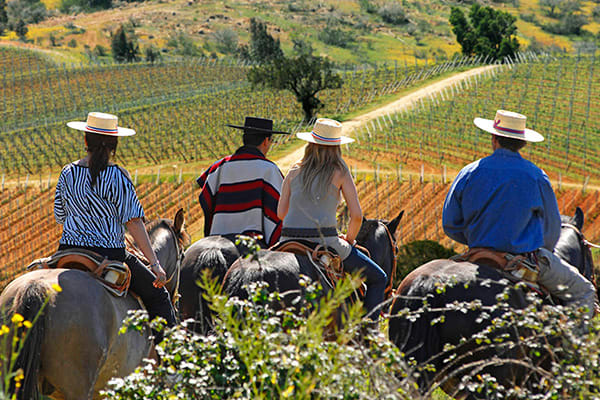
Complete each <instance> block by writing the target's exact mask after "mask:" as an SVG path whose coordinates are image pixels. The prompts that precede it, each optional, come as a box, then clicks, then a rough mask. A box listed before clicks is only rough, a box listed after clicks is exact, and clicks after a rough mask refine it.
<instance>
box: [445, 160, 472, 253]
mask: <svg viewBox="0 0 600 400" xmlns="http://www.w3.org/2000/svg"><path fill="white" fill-rule="evenodd" d="M462 176H463V175H462V171H461V173H459V175H458V176H457V177H456V179H455V180H454V182H453V183H452V186H451V187H450V190H449V191H448V194H447V195H446V200H445V201H444V208H443V210H442V226H443V228H444V232H445V233H446V235H448V236H449V237H450V238H451V239H454V240H456V241H457V242H459V243H462V244H467V245H468V243H467V237H466V235H465V229H466V225H465V220H464V217H463V211H462V205H461V202H462V188H463V184H462V182H463V180H462V179H461V177H462Z"/></svg>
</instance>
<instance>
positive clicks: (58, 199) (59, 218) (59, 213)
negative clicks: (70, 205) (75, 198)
mask: <svg viewBox="0 0 600 400" xmlns="http://www.w3.org/2000/svg"><path fill="white" fill-rule="evenodd" d="M63 185H64V178H63V173H62V172H61V174H60V176H59V177H58V183H57V184H56V193H55V194H54V219H56V222H57V223H59V224H61V225H62V224H64V223H65V217H66V213H65V207H64V204H63V199H62V190H63Z"/></svg>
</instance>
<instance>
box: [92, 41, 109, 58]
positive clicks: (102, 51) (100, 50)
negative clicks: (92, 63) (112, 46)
mask: <svg viewBox="0 0 600 400" xmlns="http://www.w3.org/2000/svg"><path fill="white" fill-rule="evenodd" d="M92 53H93V54H94V55H95V56H96V57H106V56H108V50H107V49H106V48H105V47H104V46H102V45H100V44H97V45H96V47H94V50H93V52H92Z"/></svg>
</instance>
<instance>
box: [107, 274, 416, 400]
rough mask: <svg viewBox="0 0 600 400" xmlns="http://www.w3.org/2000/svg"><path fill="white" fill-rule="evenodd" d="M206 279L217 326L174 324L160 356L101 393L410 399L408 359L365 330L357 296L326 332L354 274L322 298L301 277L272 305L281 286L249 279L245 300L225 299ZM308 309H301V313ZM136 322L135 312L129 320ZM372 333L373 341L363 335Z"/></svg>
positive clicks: (319, 291)
mask: <svg viewBox="0 0 600 400" xmlns="http://www.w3.org/2000/svg"><path fill="white" fill-rule="evenodd" d="M204 282H205V283H204V284H203V287H205V289H206V290H207V292H208V299H210V301H211V303H212V307H213V308H214V310H215V311H216V314H217V317H216V321H215V324H214V326H215V328H214V332H213V333H212V334H210V335H207V336H199V335H195V334H193V333H192V332H191V331H189V330H187V329H185V326H184V327H175V328H173V329H172V330H170V331H168V332H167V333H166V335H165V340H164V341H163V342H162V344H161V345H160V346H159V347H158V349H157V350H158V352H159V355H160V357H161V360H162V363H161V364H160V365H155V364H154V363H153V362H147V363H146V364H145V365H144V366H142V367H140V368H138V370H137V372H135V373H133V374H132V375H130V376H128V377H126V378H123V379H113V380H111V382H109V389H108V390H107V391H106V392H105V393H104V395H105V396H107V397H108V398H111V399H115V400H120V399H142V398H157V399H166V398H170V397H169V395H170V394H172V393H177V394H178V398H194V399H229V398H239V399H279V398H293V399H313V398H314V399H317V398H318V399H353V398H355V399H359V398H394V399H408V398H410V397H409V396H408V395H407V392H408V385H407V381H406V380H405V379H404V378H402V376H405V375H406V366H405V364H404V363H403V362H402V360H401V359H400V354H399V352H398V350H397V349H396V348H394V346H393V345H392V344H391V343H390V342H389V341H387V340H386V339H385V338H384V337H383V335H381V334H379V333H377V332H372V334H369V335H368V336H367V337H366V338H364V339H361V338H360V336H359V332H360V331H361V329H360V317H359V315H360V314H362V310H361V307H360V305H354V306H351V307H350V309H349V312H348V314H347V319H346V321H345V322H344V325H343V326H342V327H339V328H338V329H337V330H336V331H335V334H334V335H330V336H328V337H329V338H330V340H327V341H324V338H325V337H326V336H327V334H328V332H329V328H328V327H329V326H330V322H331V320H332V318H333V317H334V315H335V312H336V310H337V309H338V307H340V305H341V304H342V303H344V301H345V299H346V298H347V297H348V296H349V295H350V294H351V292H352V291H353V287H355V285H356V284H357V281H356V280H345V281H343V282H342V281H341V282H339V283H338V286H337V288H336V290H335V291H334V292H333V293H330V295H328V296H327V297H326V298H322V289H321V288H320V286H317V285H312V284H308V281H306V282H305V285H306V286H305V289H306V290H305V291H304V294H302V295H299V297H298V301H299V302H298V304H297V306H298V307H299V308H300V312H298V311H297V310H295V309H293V308H283V309H281V310H279V311H275V310H274V309H273V308H272V307H270V306H269V304H272V303H279V302H280V300H281V297H280V295H279V294H278V293H269V291H268V288H267V286H265V284H255V285H252V286H251V287H250V288H249V289H250V298H249V300H239V299H236V298H232V299H229V300H228V299H226V298H225V297H223V296H221V295H219V294H218V293H217V291H216V285H215V284H207V283H206V282H207V281H206V279H204ZM300 315H305V316H300ZM133 324H134V326H135V324H136V322H135V320H134V321H133ZM361 343H366V344H367V345H361Z"/></svg>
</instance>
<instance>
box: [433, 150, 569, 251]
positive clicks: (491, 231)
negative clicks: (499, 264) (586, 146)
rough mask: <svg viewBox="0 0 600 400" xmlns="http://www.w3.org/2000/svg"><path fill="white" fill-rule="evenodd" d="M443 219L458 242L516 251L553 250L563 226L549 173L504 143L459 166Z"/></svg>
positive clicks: (446, 202) (449, 232) (445, 225)
mask: <svg viewBox="0 0 600 400" xmlns="http://www.w3.org/2000/svg"><path fill="white" fill-rule="evenodd" d="M442 220H443V226H444V232H446V234H447V235H448V236H449V237H451V238H452V239H454V240H456V241H457V242H460V243H463V244H466V245H468V246H469V247H489V248H493V249H495V250H499V251H506V252H510V253H515V254H518V253H526V252H530V251H533V250H537V249H539V248H540V247H545V248H546V249H548V250H551V251H552V249H554V245H555V244H556V242H557V241H558V236H559V235H560V227H561V220H560V213H559V211H558V204H557V202H556V196H555V195H554V191H553V190H552V185H551V184H550V180H549V179H548V176H547V175H546V173H545V172H544V171H542V170H541V169H540V168H538V167H536V166H535V165H534V164H533V163H532V162H530V161H527V160H525V159H524V158H523V157H521V155H520V154H519V153H517V152H513V151H510V150H507V149H503V148H500V149H497V150H496V151H494V153H493V154H492V155H490V156H488V157H485V158H482V159H480V160H477V161H475V162H473V163H471V164H469V165H467V166H466V167H464V168H463V169H462V170H461V171H460V172H459V174H458V176H457V177H456V179H455V180H454V182H453V183H452V186H451V187H450V191H449V192H448V194H447V196H446V201H445V202H444V211H443V215H442Z"/></svg>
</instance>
